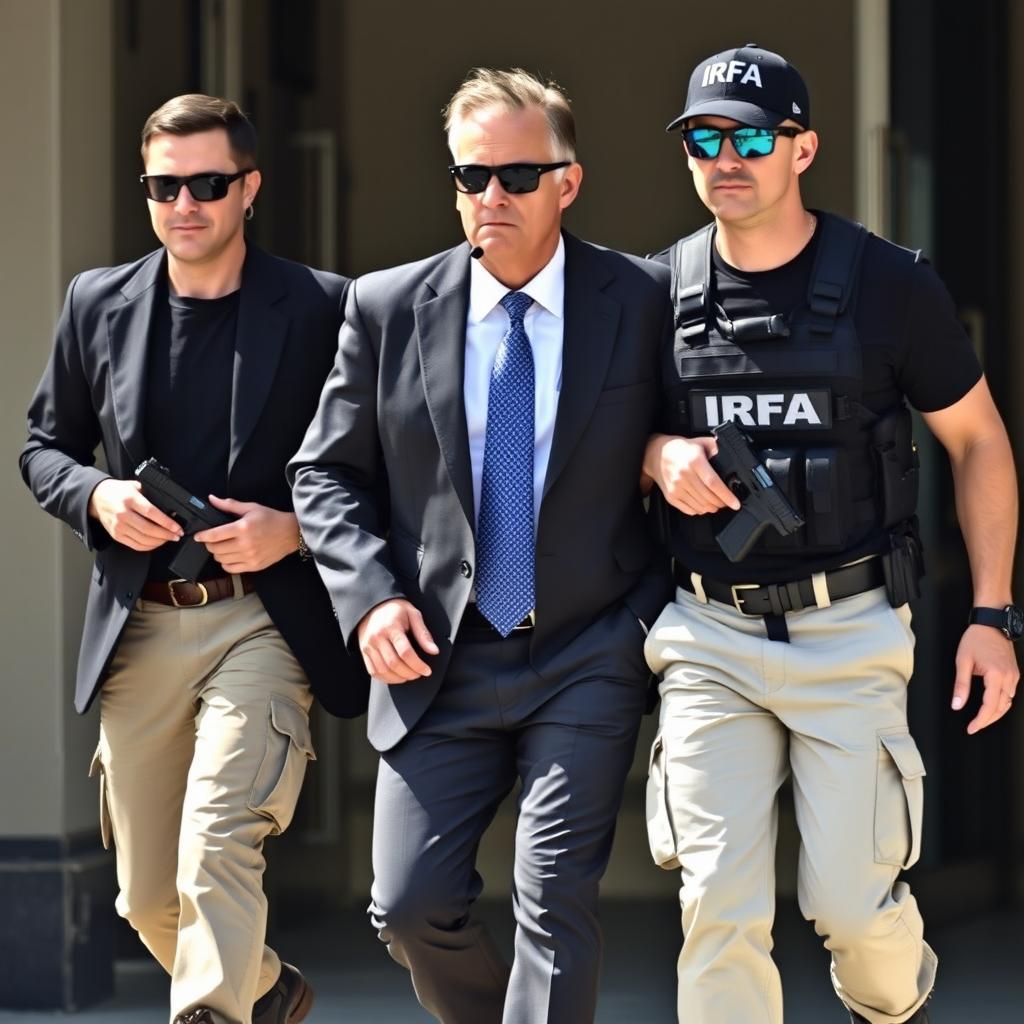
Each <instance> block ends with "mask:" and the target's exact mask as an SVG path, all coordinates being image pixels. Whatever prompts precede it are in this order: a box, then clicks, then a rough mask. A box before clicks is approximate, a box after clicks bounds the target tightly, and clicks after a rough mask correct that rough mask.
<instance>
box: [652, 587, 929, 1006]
mask: <svg viewBox="0 0 1024 1024" xmlns="http://www.w3.org/2000/svg"><path fill="white" fill-rule="evenodd" d="M786 622H787V625H788V628H789V635H790V643H779V642H775V641H771V640H768V639H766V637H765V627H764V623H763V620H762V619H760V618H755V617H751V616H746V615H744V614H742V613H741V612H739V611H737V610H736V609H735V608H732V607H730V606H728V605H724V604H719V603H718V602H713V601H712V602H710V603H702V602H701V601H700V600H698V598H697V597H695V596H694V595H692V594H690V593H688V592H686V591H684V590H677V592H676V600H675V601H674V602H673V603H672V604H670V605H669V606H668V607H667V608H666V609H665V611H664V613H663V614H662V615H661V617H660V618H659V619H658V621H657V623H656V624H655V625H654V627H653V628H652V629H651V632H650V635H649V636H648V638H647V644H646V654H647V660H648V662H649V663H650V666H651V669H652V670H653V671H654V672H656V673H658V675H659V676H660V677H661V687H660V690H661V716H660V727H659V731H658V735H657V738H656V739H655V742H654V744H653V748H652V751H651V770H650V778H649V781H648V791H647V820H648V831H649V837H650V842H651V851H652V854H653V856H654V859H655V861H656V862H657V863H658V864H660V865H661V866H662V867H665V868H675V867H679V868H680V869H681V873H682V888H681V890H680V901H681V903H682V920H683V932H684V936H685V939H684V943H683V948H682V952H681V953H680V956H679V1007H678V1008H679V1020H680V1021H681V1022H685V1024H781V1022H782V1019H783V1018H782V989H781V985H780V981H779V975H778V971H777V969H776V967H775V964H774V962H773V960H772V956H771V950H772V936H771V930H772V921H773V917H774V910H775V877H774V862H775V838H776V827H777V805H776V796H777V793H778V790H779V787H780V786H781V785H782V783H783V781H784V780H785V778H786V776H787V775H789V774H792V776H793V796H794V803H795V808H796V819H797V825H798V827H799V830H800V840H801V846H800V858H799V865H798V897H799V903H800V909H801V911H802V913H803V915H804V916H805V917H806V918H807V919H808V920H810V921H813V922H814V927H815V929H816V931H817V932H818V934H819V935H821V936H822V938H823V939H824V942H825V946H826V948H827V949H828V950H829V951H830V952H831V954H832V981H833V984H834V986H835V989H836V992H837V994H838V995H839V998H840V999H841V1000H842V1001H843V1002H844V1003H846V1005H847V1006H849V1007H851V1008H852V1009H854V1010H856V1011H857V1012H858V1013H859V1014H860V1015H861V1016H863V1017H865V1018H866V1019H867V1020H868V1021H870V1022H871V1024H897V1022H902V1021H905V1020H906V1019H907V1018H908V1017H910V1016H911V1015H912V1014H913V1013H914V1012H915V1011H916V1010H917V1009H918V1007H919V1006H920V1005H921V1004H922V1003H923V1001H924V1000H925V998H926V997H927V995H928V993H929V992H930V991H931V988H932V984H933V982H934V977H935V967H936V958H935V955H934V953H933V952H932V950H931V949H930V948H929V947H928V946H927V944H926V943H925V942H924V940H923V937H922V936H923V924H922V921H921V915H920V914H919V912H918V909H917V904H916V902H915V900H914V898H913V896H911V894H910V890H909V888H908V887H907V885H906V884H905V883H903V882H897V876H898V875H899V873H900V871H901V869H902V868H905V867H909V866H910V865H911V864H913V863H914V861H916V860H917V857H918V852H919V843H920V834H921V809H922V776H923V775H924V766H923V764H922V762H921V756H920V754H919V753H918V750H917V747H916V745H915V743H914V740H913V739H912V738H911V736H910V733H909V731H908V729H907V718H906V691H907V681H908V679H909V678H910V674H911V670H912V665H913V644H914V637H913V633H912V632H911V630H910V611H909V609H908V608H907V607H903V608H899V609H896V610H893V609H892V608H891V607H890V606H889V603H888V601H887V599H886V597H885V594H884V592H883V591H882V590H873V591H869V592H867V593H864V594H858V595H856V596H854V597H850V598H846V599H844V600H842V601H837V602H835V604H833V605H831V606H829V607H824V608H811V609H807V610H804V611H801V612H795V613H790V614H787V616H786Z"/></svg>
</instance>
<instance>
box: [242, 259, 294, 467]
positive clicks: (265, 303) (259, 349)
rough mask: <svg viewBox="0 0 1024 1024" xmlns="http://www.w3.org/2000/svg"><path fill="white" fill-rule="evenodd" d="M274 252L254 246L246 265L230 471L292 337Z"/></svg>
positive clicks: (260, 409)
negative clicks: (286, 345)
mask: <svg viewBox="0 0 1024 1024" xmlns="http://www.w3.org/2000/svg"><path fill="white" fill-rule="evenodd" d="M270 262H271V259H270V257H269V256H268V255H267V254H266V253H265V252H263V251H262V250H261V249H257V248H256V247H255V246H252V245H250V246H249V247H248V250H247V252H246V257H245V265H244V267H243V268H242V293H241V295H240V296H239V302H238V327H237V330H236V334H235V363H234V372H233V374H232V382H231V452H230V455H229V457H228V475H229V476H230V474H231V470H232V468H233V467H234V465H235V460H236V459H237V458H238V454H239V452H240V451H241V450H242V448H243V447H244V446H245V442H246V441H248V440H249V435H250V434H252V432H253V428H254V427H255V426H256V421H257V420H258V419H259V416H260V413H261V412H262V410H263V406H264V403H265V402H266V400H267V395H269V393H270V388H271V385H272V384H273V382H274V374H275V373H276V372H277V366H278V363H279V362H280V361H281V353H282V351H283V350H284V344H285V341H286V339H287V337H288V323H289V318H288V316H287V314H286V313H285V312H284V310H282V309H281V308H280V306H279V303H280V302H281V300H282V299H283V298H284V296H285V294H286V291H285V287H284V284H283V281H282V279H281V275H280V274H274V273H273V272H272V267H271V266H270Z"/></svg>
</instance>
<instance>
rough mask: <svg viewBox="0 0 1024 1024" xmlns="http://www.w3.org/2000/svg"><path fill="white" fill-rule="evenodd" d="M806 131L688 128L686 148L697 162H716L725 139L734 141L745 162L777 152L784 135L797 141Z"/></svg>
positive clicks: (796, 129)
mask: <svg viewBox="0 0 1024 1024" xmlns="http://www.w3.org/2000/svg"><path fill="white" fill-rule="evenodd" d="M804 131H806V129H804V128H788V127H787V128H748V127H747V126H746V125H743V126H741V127H739V128H684V129H683V145H684V146H685V147H686V152H687V154H688V155H689V156H692V157H693V158H694V159H695V160H714V159H715V158H716V157H717V156H718V154H719V153H721V152H722V140H723V139H729V140H730V141H731V142H732V146H733V149H735V150H736V155H737V156H739V157H742V158H743V159H744V160H750V159H753V158H755V157H759V156H770V155H771V154H772V153H774V152H775V140H776V139H777V138H778V136H780V135H784V136H785V137H786V138H787V139H795V138H796V137H797V136H798V135H801V134H802V133H803V132H804Z"/></svg>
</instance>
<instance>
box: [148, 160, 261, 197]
mask: <svg viewBox="0 0 1024 1024" xmlns="http://www.w3.org/2000/svg"><path fill="white" fill-rule="evenodd" d="M253 170H255V168H253V167H248V168H246V169H245V170H244V171H238V172H236V173H235V174H224V173H223V172H221V171H203V172H202V174H189V175H186V176H185V177H179V176H178V175H176V174H140V175H139V181H141V182H142V187H143V188H144V189H145V190H146V198H147V199H152V200H153V202H154V203H173V202H174V201H175V199H177V198H178V193H179V192H180V191H181V186H182V185H187V186H188V192H189V195H190V196H191V197H192V198H193V199H194V200H195V201H196V202H197V203H210V202H213V201H214V200H216V199H223V198H224V197H225V196H226V195H227V194H228V188H229V187H230V185H231V182H233V181H237V180H238V179H239V178H244V177H245V176H246V175H247V174H250V173H251V172H252V171H253Z"/></svg>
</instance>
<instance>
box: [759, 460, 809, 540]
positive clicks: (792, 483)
mask: <svg viewBox="0 0 1024 1024" xmlns="http://www.w3.org/2000/svg"><path fill="white" fill-rule="evenodd" d="M760 455H761V461H762V462H763V463H764V466H765V469H767V470H768V473H769V474H770V475H771V478H772V480H773V481H774V483H775V486H776V487H778V489H779V490H780V491H781V492H782V493H783V494H784V495H785V496H786V498H788V499H789V503H790V505H792V506H793V508H795V509H796V510H797V511H798V512H800V513H801V514H802V513H803V507H804V495H803V488H802V487H801V481H800V475H801V464H800V461H801V460H800V451H799V449H796V448H765V449H763V450H762V451H761V453H760ZM805 543H806V541H805V539H804V531H803V529H800V530H797V531H796V532H795V533H791V534H789V535H788V536H786V537H783V536H782V535H781V534H780V533H779V532H778V530H765V531H764V533H762V534H761V537H760V539H759V540H758V542H757V546H756V547H755V548H754V550H755V551H765V552H767V551H796V550H798V549H799V548H801V547H803V545H804V544H805Z"/></svg>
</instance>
